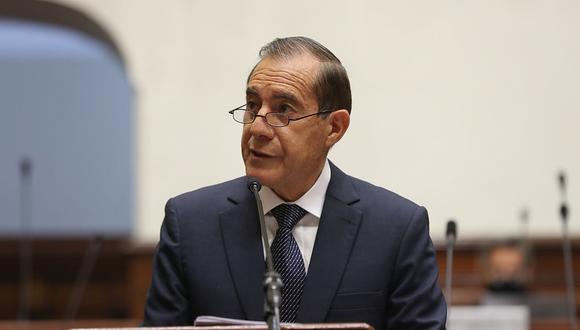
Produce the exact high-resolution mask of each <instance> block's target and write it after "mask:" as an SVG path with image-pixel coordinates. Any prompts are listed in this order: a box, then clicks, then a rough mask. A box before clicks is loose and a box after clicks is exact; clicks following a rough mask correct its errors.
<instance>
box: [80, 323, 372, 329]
mask: <svg viewBox="0 0 580 330" xmlns="http://www.w3.org/2000/svg"><path fill="white" fill-rule="evenodd" d="M280 328H281V329H282V330H374V328H373V327H372V326H370V325H368V324H366V323H293V324H282V325H281V327H280ZM96 329H97V328H93V329H89V328H83V329H79V328H77V329H70V330H96ZM98 329H99V330H143V329H149V330H268V327H267V326H266V325H212V326H197V327H196V326H178V327H145V328H98Z"/></svg>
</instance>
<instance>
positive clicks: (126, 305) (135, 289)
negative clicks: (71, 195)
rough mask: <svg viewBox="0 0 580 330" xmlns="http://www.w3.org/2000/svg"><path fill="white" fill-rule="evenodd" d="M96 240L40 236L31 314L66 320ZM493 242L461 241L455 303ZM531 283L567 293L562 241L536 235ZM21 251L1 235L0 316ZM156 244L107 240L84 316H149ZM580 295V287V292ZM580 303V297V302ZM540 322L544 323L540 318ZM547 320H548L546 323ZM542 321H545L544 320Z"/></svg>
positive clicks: (440, 253) (475, 299) (474, 281)
mask: <svg viewBox="0 0 580 330" xmlns="http://www.w3.org/2000/svg"><path fill="white" fill-rule="evenodd" d="M90 241H91V240H90V239H83V238H74V239H73V238H51V239H35V240H33V242H32V247H33V271H34V275H33V281H32V296H31V314H30V315H31V316H32V318H33V319H60V318H62V317H63V316H64V312H65V308H66V305H67V303H68V301H69V297H70V294H71V291H72V288H73V286H74V283H75V281H76V277H77V274H78V272H79V268H80V265H81V262H82V260H83V257H84V255H85V252H86V250H87V247H88V246H89V242H90ZM491 244H493V241H487V240H486V241H483V240H474V241H460V242H459V244H458V245H457V246H456V250H455V253H454V255H455V259H454V271H453V278H454V288H453V302H454V304H469V305H474V304H478V303H479V301H480V300H481V298H482V296H483V294H484V293H485V288H484V280H483V276H482V273H483V263H482V254H483V252H484V249H485V247H486V246H490V245H491ZM530 245H531V246H532V248H533V259H532V261H533V262H532V268H533V272H534V277H533V281H532V283H531V291H532V292H533V293H542V294H551V295H552V296H555V297H562V299H563V297H564V288H565V285H564V275H563V262H562V249H561V246H560V244H559V242H558V241H557V240H533V241H531V242H530ZM573 248H574V268H575V279H576V283H580V273H579V272H580V241H575V242H573ZM436 251H437V259H438V265H439V268H440V271H441V273H440V285H441V286H442V287H443V285H444V279H445V246H444V245H443V244H436ZM18 252H19V242H18V241H17V240H15V239H14V238H5V239H0V265H2V269H3V271H2V272H0V292H2V295H0V319H4V320H9V319H15V318H16V317H17V313H18V288H19V287H18V285H19V283H18V269H19V268H18V255H19V254H18ZM153 253H154V245H153V244H148V245H135V244H133V243H131V242H130V241H129V240H128V239H124V238H107V239H105V240H103V245H102V248H101V250H100V253H99V256H98V259H97V263H96V265H95V268H94V272H93V274H92V276H91V278H90V281H89V285H88V287H87V289H86V292H85V296H84V299H83V301H82V304H81V305H80V308H79V313H78V318H81V319H101V318H102V319H135V320H140V319H142V317H143V305H144V302H145V297H146V295H147V290H148V287H149V283H150V281H151V260H152V256H153ZM577 297H580V291H578V292H577ZM578 306H580V300H579V303H578ZM538 324H540V323H538ZM542 324H543V323H542ZM540 326H541V325H540Z"/></svg>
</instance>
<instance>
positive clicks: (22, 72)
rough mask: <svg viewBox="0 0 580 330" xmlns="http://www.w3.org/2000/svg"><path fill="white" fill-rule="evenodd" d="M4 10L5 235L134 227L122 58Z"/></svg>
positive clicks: (115, 231) (121, 232)
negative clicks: (10, 16) (25, 168)
mask: <svg viewBox="0 0 580 330" xmlns="http://www.w3.org/2000/svg"><path fill="white" fill-rule="evenodd" d="M19 1H20V0H19ZM0 5H1V4H0ZM1 14H3V13H2V10H1V8H0V210H1V212H0V235H1V236H2V237H3V238H6V237H14V236H18V235H21V234H22V235H24V234H33V235H35V236H92V235H105V236H126V235H129V234H130V233H131V231H132V227H133V224H132V222H131V219H132V214H131V213H132V210H133V205H132V204H133V203H132V201H133V199H132V192H133V191H132V188H133V178H132V173H133V172H134V170H133V164H132V162H133V154H132V151H131V150H132V139H133V131H132V127H133V117H132V98H133V93H132V90H131V88H130V86H129V84H128V81H127V77H126V76H125V72H124V69H123V67H122V65H121V64H120V63H119V60H118V58H116V57H115V55H114V54H112V53H111V52H110V50H109V48H108V47H106V46H105V45H104V44H103V43H101V42H98V41H96V40H94V39H93V38H89V37H87V36H86V35H85V34H83V33H78V32H76V31H72V30H70V29H66V28H63V27H58V26H55V25H53V24H44V23H31V22H30V21H26V20H15V19H5V17H3V16H4V15H1ZM24 159H26V160H27V161H28V162H30V164H31V166H30V167H31V170H30V171H29V173H28V172H26V171H23V170H22V166H19V164H21V163H22V162H23V161H24ZM27 173H28V174H27ZM0 308H1V307H0Z"/></svg>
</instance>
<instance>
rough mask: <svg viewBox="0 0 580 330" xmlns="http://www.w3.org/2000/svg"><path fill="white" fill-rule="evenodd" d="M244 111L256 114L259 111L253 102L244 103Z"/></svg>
mask: <svg viewBox="0 0 580 330" xmlns="http://www.w3.org/2000/svg"><path fill="white" fill-rule="evenodd" d="M246 110H248V111H252V112H258V110H259V107H258V104H257V103H254V102H248V103H246Z"/></svg>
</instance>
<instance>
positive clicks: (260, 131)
mask: <svg viewBox="0 0 580 330" xmlns="http://www.w3.org/2000/svg"><path fill="white" fill-rule="evenodd" d="M268 111H269V110H268V109H267V107H265V106H262V107H261V108H260V110H259V111H258V113H257V114H258V115H259V116H256V118H254V122H253V123H251V124H249V125H250V133H251V134H252V135H253V136H255V137H258V138H268V139H271V138H272V135H273V133H274V132H273V131H274V128H273V127H272V126H270V125H269V124H268V123H267V122H266V117H265V116H266V114H267V113H268Z"/></svg>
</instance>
